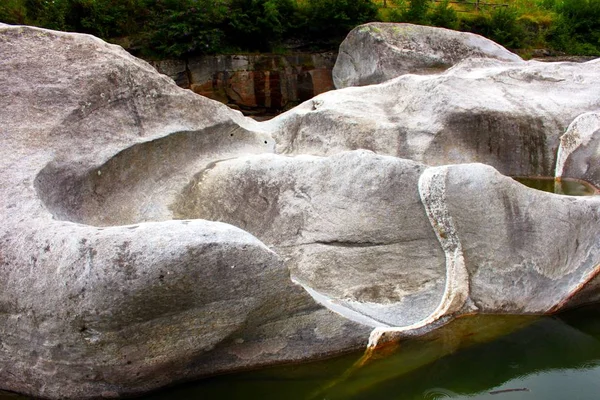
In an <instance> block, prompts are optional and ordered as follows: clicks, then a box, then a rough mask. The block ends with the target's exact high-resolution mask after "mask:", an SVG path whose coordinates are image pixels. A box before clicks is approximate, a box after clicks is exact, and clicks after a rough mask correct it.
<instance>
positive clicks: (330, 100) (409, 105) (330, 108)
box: [267, 59, 600, 176]
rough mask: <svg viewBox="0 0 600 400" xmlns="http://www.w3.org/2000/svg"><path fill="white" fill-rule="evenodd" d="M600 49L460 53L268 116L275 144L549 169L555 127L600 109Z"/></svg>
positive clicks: (507, 170)
mask: <svg viewBox="0 0 600 400" xmlns="http://www.w3.org/2000/svg"><path fill="white" fill-rule="evenodd" d="M599 71H600V59H598V60H594V61H589V62H586V63H542V62H535V61H530V62H527V63H525V62H523V63H514V62H511V63H507V62H501V61H496V60H490V59H468V60H465V61H462V62H460V63H459V64H457V65H455V66H454V67H453V68H451V69H449V70H447V71H446V72H445V73H441V74H436V75H424V76H421V75H410V74H409V75H403V76H400V77H398V78H396V79H393V80H391V81H388V82H385V83H382V84H379V85H373V86H365V87H355V88H347V89H344V90H337V91H332V92H329V93H324V94H322V95H320V96H317V97H316V98H314V99H312V100H310V101H307V102H305V103H304V104H302V105H300V106H298V107H297V108H295V109H294V110H293V111H292V112H288V113H285V114H283V115H281V116H279V117H278V118H276V119H274V120H273V121H269V122H267V124H268V126H270V127H271V129H272V130H273V132H274V133H273V135H274V137H275V139H276V141H277V145H276V151H277V152H278V153H283V154H314V155H330V154H335V153H337V152H339V151H343V150H347V149H359V148H362V149H369V150H372V151H374V152H376V153H379V154H386V155H392V156H396V157H402V158H408V159H411V160H415V161H418V162H423V163H425V164H428V165H444V164H451V163H466V162H482V163H485V164H488V165H491V166H493V167H495V168H496V169H498V170H499V171H500V172H502V173H503V174H505V175H511V176H519V175H520V176H538V175H541V176H544V175H545V176H553V174H554V160H555V158H556V151H557V149H558V146H559V139H560V136H561V135H562V134H563V133H564V132H565V130H566V128H567V127H568V125H569V124H570V123H571V122H572V121H573V119H575V118H576V117H577V116H578V115H580V114H581V113H584V112H586V111H596V110H598V109H600V97H599V96H598V93H599V92H600V83H599V81H598V79H597V78H596V77H597V75H598V73H599Z"/></svg>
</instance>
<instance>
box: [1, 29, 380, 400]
mask: <svg viewBox="0 0 600 400" xmlns="http://www.w3.org/2000/svg"><path fill="white" fill-rule="evenodd" d="M0 53H1V54H2V59H1V60H0V85H1V86H2V87H3V88H4V89H3V90H4V92H3V96H0V130H1V135H0V154H1V156H0V165H1V168H0V187H1V188H2V190H0V210H2V211H1V213H0V215H1V219H2V223H0V266H1V270H0V310H1V313H0V337H1V345H0V387H1V388H2V389H7V390H13V391H17V392H20V393H25V394H28V395H32V396H36V397H45V398H97V397H115V396H121V395H128V394H136V393H142V392H146V391H149V390H151V389H155V388H158V387H161V386H164V385H167V384H171V383H173V382H176V381H183V380H189V379H192V378H194V377H198V376H202V375H207V374H214V373H218V372H226V371H233V370H236V369H241V368H249V367H257V366H262V365H269V364H273V363H281V362H291V361H298V360H307V359H311V358H316V357H323V356H325V355H331V354H336V353H338V352H340V351H345V350H346V351H347V350H349V349H353V348H357V347H360V346H364V345H365V344H366V341H367V338H368V333H369V331H370V328H369V327H366V326H362V325H360V324H356V323H354V322H352V321H349V320H347V319H345V318H342V317H341V316H339V315H337V314H335V313H333V312H332V311H329V310H328V309H326V308H324V307H323V306H320V305H318V304H317V303H316V302H315V301H314V300H313V299H312V297H310V296H309V295H308V294H307V293H306V291H305V290H304V289H302V287H301V286H299V285H296V284H294V283H293V282H292V281H291V280H290V278H289V271H288V270H287V269H286V268H285V267H284V265H283V263H282V260H281V258H280V257H279V256H278V255H276V254H275V253H273V252H272V251H271V250H270V249H268V248H267V247H266V246H265V245H264V244H263V243H261V242H260V241H259V240H258V239H256V237H254V236H252V235H251V234H250V233H248V232H245V231H243V230H241V229H239V228H236V227H234V226H231V225H226V224H223V223H217V222H209V221H204V220H194V221H190V220H186V221H172V220H171V219H172V212H171V211H170V210H169V208H168V206H169V204H171V203H173V202H175V200H176V199H177V196H178V195H179V193H181V192H182V190H183V189H184V188H185V187H186V185H187V183H188V182H189V180H190V179H191V178H192V177H193V173H195V172H196V171H197V170H198V169H201V168H204V167H206V166H207V165H209V164H210V163H212V162H214V161H215V160H218V159H222V158H228V157H235V156H239V155H247V154H252V153H264V152H269V151H272V147H273V140H272V139H271V138H270V136H268V135H266V134H264V133H261V132H260V130H259V129H257V126H258V125H257V124H256V123H254V122H253V121H251V120H248V119H246V118H244V117H243V116H242V115H241V114H240V113H238V112H235V111H232V110H230V109H228V108H227V107H225V106H224V105H221V104H219V103H217V102H214V101H211V100H208V99H205V98H202V97H200V96H197V95H195V94H193V93H192V92H190V91H186V90H183V89H180V88H178V87H177V86H176V85H175V84H174V83H173V82H172V81H171V80H170V79H168V78H167V77H165V76H162V75H160V74H159V73H158V72H156V71H155V70H154V69H153V68H152V67H151V66H150V65H148V64H146V63H145V62H142V61H140V60H137V59H135V58H133V57H132V56H130V55H129V54H128V53H126V52H125V51H124V50H122V49H121V48H120V47H117V46H113V45H109V44H107V43H105V42H103V41H101V40H99V39H96V38H94V37H92V36H87V35H78V34H68V33H59V32H53V31H48V30H43V29H37V28H30V27H13V26H8V25H0ZM133 222H135V223H136V224H135V225H132V223H133Z"/></svg>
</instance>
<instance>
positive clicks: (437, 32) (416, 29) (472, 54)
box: [333, 22, 523, 89]
mask: <svg viewBox="0 0 600 400" xmlns="http://www.w3.org/2000/svg"><path fill="white" fill-rule="evenodd" d="M468 58H491V59H496V60H500V61H506V62H523V60H522V59H521V57H519V56H518V55H516V54H514V53H511V52H510V51H508V50H506V49H505V48H504V47H502V46H500V45H499V44H497V43H494V42H492V41H491V40H489V39H486V38H484V37H483V36H479V35H475V34H473V33H468V32H457V31H453V30H450V29H444V28H434V27H431V26H421V25H412V24H392V23H381V22H373V23H369V24H365V25H361V26H358V27H356V28H354V29H353V30H352V31H351V32H350V33H349V34H348V36H347V37H346V39H344V41H343V42H342V44H341V45H340V50H339V54H338V58H337V60H336V62H335V66H334V67H333V83H334V84H335V87H336V88H337V89H342V88H345V87H349V86H365V85H372V84H376V83H382V82H385V81H387V80H390V79H393V78H396V77H398V76H400V75H404V74H419V75H423V74H437V73H439V72H441V71H444V70H446V69H448V68H450V67H451V66H453V65H455V64H457V63H458V62H460V61H462V60H465V59H468Z"/></svg>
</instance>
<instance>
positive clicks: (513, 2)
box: [0, 0, 600, 58]
mask: <svg viewBox="0 0 600 400" xmlns="http://www.w3.org/2000/svg"><path fill="white" fill-rule="evenodd" d="M502 1H504V2H505V3H504V4H502ZM492 2H494V3H496V5H493V4H490V3H492ZM474 4H475V0H459V1H456V0H454V1H449V0H435V1H434V0H385V1H383V0H0V21H2V22H7V23H13V24H29V25H36V26H42V27H46V28H51V29H58V30H66V31H77V32H84V33H91V34H93V35H96V36H99V37H101V38H104V39H107V40H110V41H113V42H116V43H119V44H121V45H123V46H124V47H126V48H128V49H129V50H131V51H133V52H135V53H138V54H141V55H145V56H147V57H157V58H164V57H186V56H189V55H193V54H212V53H227V52H248V51H263V52H264V51H284V50H285V49H286V48H291V47H296V48H298V47H302V46H303V47H304V49H323V48H326V49H334V48H335V47H336V46H337V45H338V44H339V43H340V41H341V40H342V39H343V38H344V36H345V35H346V34H347V33H348V32H349V31H350V30H351V29H352V28H353V27H354V26H356V25H359V24H362V23H365V22H369V21H377V20H383V21H394V22H413V23H419V24H427V25H434V26H441V27H446V28H452V29H459V30H463V31H470V32H475V33H479V34H482V35H484V36H486V37H489V38H491V39H492V40H495V41H497V42H499V43H501V44H503V45H505V46H507V47H509V48H511V49H531V48H537V47H544V48H550V49H554V50H557V51H563V52H566V53H571V54H584V55H600V0H486V1H485V2H481V3H479V4H477V6H474Z"/></svg>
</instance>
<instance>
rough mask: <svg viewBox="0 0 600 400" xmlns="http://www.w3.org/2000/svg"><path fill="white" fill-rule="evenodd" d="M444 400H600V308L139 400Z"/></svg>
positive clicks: (468, 320) (472, 328)
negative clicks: (451, 399)
mask: <svg viewBox="0 0 600 400" xmlns="http://www.w3.org/2000/svg"><path fill="white" fill-rule="evenodd" d="M443 398H453V399H496V400H532V399H536V400H542V399H543V400H559V399H560V400H577V399H579V400H584V399H585V400H587V399H590V400H592V399H600V305H595V306H590V307H586V308H582V309H579V310H575V311H571V312H568V313H564V314H561V315H558V316H554V317H541V318H538V317H506V316H504V317H500V316H476V317H465V318H461V319H459V320H456V321H455V322H453V323H451V324H449V325H447V326H446V327H444V328H441V329H439V330H437V331H434V332H432V333H430V334H428V335H426V336H425V337H422V338H419V339H413V340H410V341H404V342H402V343H400V344H399V345H397V346H395V347H389V348H387V349H383V350H381V351H380V352H377V353H375V354H373V355H371V357H369V358H365V357H363V354H362V353H360V354H350V355H346V356H343V357H339V358H335V359H332V360H328V361H324V362H317V363H311V364H304V365H295V366H284V367H276V368H268V369H263V370H261V371H255V372H246V373H240V374H232V375H226V376H220V377H215V378H211V379H205V380H202V381H199V382H196V383H193V384H187V385H182V386H179V387H175V388H170V389H167V390H163V391H160V392H157V393H154V394H152V395H148V396H144V397H142V398H141V399H145V400H166V399H169V400H178V399H179V400H183V399H190V400H191V399H227V400H235V399H261V400H270V399H273V400H274V399H283V400H288V399H289V400H294V399H310V400H324V399H327V400H335V399H352V400H359V399H360V400H363V399H364V400H367V399H369V400H371V399H386V400H392V399H393V400H413V399H414V400H416V399H419V400H421V399H423V400H433V399H443ZM0 399H2V400H8V399H11V400H17V399H24V398H23V397H20V398H17V397H13V396H10V397H8V396H7V397H3V396H2V395H0Z"/></svg>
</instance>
